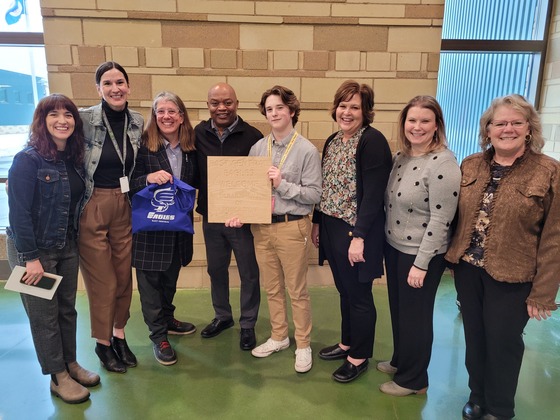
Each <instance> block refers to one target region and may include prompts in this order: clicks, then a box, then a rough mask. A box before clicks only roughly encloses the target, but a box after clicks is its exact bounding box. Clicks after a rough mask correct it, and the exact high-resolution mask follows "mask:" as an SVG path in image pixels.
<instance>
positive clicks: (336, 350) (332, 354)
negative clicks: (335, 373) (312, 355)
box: [319, 343, 350, 360]
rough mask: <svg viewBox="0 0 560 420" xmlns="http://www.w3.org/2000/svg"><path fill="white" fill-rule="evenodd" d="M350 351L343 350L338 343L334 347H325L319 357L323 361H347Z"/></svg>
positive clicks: (320, 351)
mask: <svg viewBox="0 0 560 420" xmlns="http://www.w3.org/2000/svg"><path fill="white" fill-rule="evenodd" d="M349 352H350V350H343V349H342V348H341V347H340V346H339V345H338V343H337V344H335V345H334V346H329V347H325V348H324V349H322V350H319V357H320V358H321V359H323V360H338V359H346V358H347V357H348V353H349Z"/></svg>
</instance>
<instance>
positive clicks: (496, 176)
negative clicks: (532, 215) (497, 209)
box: [462, 162, 511, 267]
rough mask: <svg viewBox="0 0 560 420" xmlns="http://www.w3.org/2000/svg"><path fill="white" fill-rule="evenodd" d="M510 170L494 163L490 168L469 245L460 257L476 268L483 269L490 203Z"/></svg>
mask: <svg viewBox="0 0 560 420" xmlns="http://www.w3.org/2000/svg"><path fill="white" fill-rule="evenodd" d="M510 168H511V166H502V165H499V164H497V163H495V162H492V165H491V166H490V182H489V183H488V186H487V187H486V191H485V192H484V195H483V196H482V203H481V206H480V211H479V213H478V219H477V221H476V224H475V226H474V230H473V233H472V236H471V244H470V246H469V248H468V249H467V251H466V252H465V255H463V257H462V259H463V260H464V261H466V262H468V263H470V264H472V265H475V266H477V267H484V244H485V242H486V234H487V232H488V227H489V225H490V222H491V221H490V210H491V209H492V201H493V200H494V197H495V194H496V190H497V189H498V185H499V184H500V180H501V179H502V178H503V177H504V176H505V175H506V174H507V173H508V171H509V170H510Z"/></svg>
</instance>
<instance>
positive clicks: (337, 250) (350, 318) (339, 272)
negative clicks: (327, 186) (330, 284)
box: [320, 215, 377, 359]
mask: <svg viewBox="0 0 560 420" xmlns="http://www.w3.org/2000/svg"><path fill="white" fill-rule="evenodd" d="M350 230H352V227H351V226H350V225H349V224H348V223H346V222H345V221H344V220H342V219H337V218H334V217H330V216H327V215H323V219H322V223H321V232H320V240H321V246H322V247H323V249H324V251H325V254H326V257H327V259H328V261H329V266H330V268H331V271H332V274H333V278H334V284H335V285H336V289H337V290H338V293H339V294H340V314H341V316H342V322H341V339H340V342H341V343H342V344H344V345H346V346H350V353H349V354H350V357H353V358H355V359H368V358H370V357H371V356H372V355H373V341H374V337H375V323H376V321H377V312H376V310H375V304H374V302H373V293H372V290H371V287H372V284H373V279H372V280H371V281H369V282H365V283H361V282H359V281H358V269H357V266H356V265H354V267H352V266H351V265H350V262H349V261H348V247H349V246H350V239H351V238H350V237H349V236H348V232H349V231H350ZM358 264H359V263H358Z"/></svg>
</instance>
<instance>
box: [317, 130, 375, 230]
mask: <svg viewBox="0 0 560 420" xmlns="http://www.w3.org/2000/svg"><path fill="white" fill-rule="evenodd" d="M365 129H366V128H365V127H362V128H360V129H359V130H358V131H357V132H356V133H355V134H354V135H353V136H352V137H350V138H349V139H348V140H347V141H346V142H343V141H342V138H343V136H344V133H343V132H342V131H339V132H338V133H337V135H336V136H335V137H334V138H333V139H332V140H331V142H330V144H329V147H328V149H327V150H326V154H325V156H323V194H322V196H321V204H320V206H319V208H320V210H321V212H322V213H324V214H328V215H329V216H332V217H336V218H338V219H342V220H344V221H345V222H346V223H348V224H349V225H350V226H355V225H356V219H357V218H358V214H357V213H358V200H357V198H356V149H357V147H358V142H359V141H360V138H361V137H362V133H363V132H364V130H365Z"/></svg>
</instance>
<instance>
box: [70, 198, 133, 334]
mask: <svg viewBox="0 0 560 420" xmlns="http://www.w3.org/2000/svg"><path fill="white" fill-rule="evenodd" d="M79 248H80V269H81V271H82V276H83V278H84V283H85V286H86V291H87V294H88V299H89V309H90V319H91V336H92V337H94V338H96V339H99V340H109V339H110V338H111V337H112V335H113V328H118V329H121V328H124V327H125V325H126V322H127V321H128V318H129V317H130V302H131V300H132V269H131V251H132V227H131V210H130V204H129V202H128V198H127V195H126V194H123V193H122V192H121V190H120V188H115V189H104V188H94V190H93V194H92V196H91V199H90V200H89V202H88V203H87V204H86V207H85V209H84V211H83V212H82V215H81V218H80V236H79Z"/></svg>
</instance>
